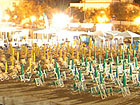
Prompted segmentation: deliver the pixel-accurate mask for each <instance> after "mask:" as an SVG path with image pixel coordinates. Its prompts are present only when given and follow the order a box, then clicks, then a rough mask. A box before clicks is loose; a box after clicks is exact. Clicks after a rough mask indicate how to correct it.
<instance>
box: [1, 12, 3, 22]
mask: <svg viewBox="0 0 140 105" xmlns="http://www.w3.org/2000/svg"><path fill="white" fill-rule="evenodd" d="M2 15H3V14H2V11H1V10H0V21H1V20H2Z"/></svg>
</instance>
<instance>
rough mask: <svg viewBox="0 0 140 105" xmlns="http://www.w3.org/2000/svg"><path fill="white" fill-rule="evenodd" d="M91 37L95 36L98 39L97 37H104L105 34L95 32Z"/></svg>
mask: <svg viewBox="0 0 140 105" xmlns="http://www.w3.org/2000/svg"><path fill="white" fill-rule="evenodd" d="M92 35H93V36H95V37H98V36H101V37H105V36H106V33H105V32H103V31H95V32H93V33H92Z"/></svg>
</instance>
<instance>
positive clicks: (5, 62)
mask: <svg viewBox="0 0 140 105" xmlns="http://www.w3.org/2000/svg"><path fill="white" fill-rule="evenodd" d="M5 73H7V61H6V62H5Z"/></svg>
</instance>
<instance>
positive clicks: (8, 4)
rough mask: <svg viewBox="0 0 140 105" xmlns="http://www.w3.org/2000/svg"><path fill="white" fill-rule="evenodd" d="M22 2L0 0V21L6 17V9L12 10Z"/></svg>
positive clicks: (17, 0) (18, 0)
mask: <svg viewBox="0 0 140 105" xmlns="http://www.w3.org/2000/svg"><path fill="white" fill-rule="evenodd" d="M21 1H22V0H0V20H2V19H3V18H4V17H5V16H6V11H5V10H6V9H8V8H9V9H10V10H13V9H14V7H15V6H16V5H17V4H18V3H19V2H21Z"/></svg>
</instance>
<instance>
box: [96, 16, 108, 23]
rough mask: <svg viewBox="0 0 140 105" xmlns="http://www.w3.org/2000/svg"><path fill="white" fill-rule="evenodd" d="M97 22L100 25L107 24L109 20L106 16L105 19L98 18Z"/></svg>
mask: <svg viewBox="0 0 140 105" xmlns="http://www.w3.org/2000/svg"><path fill="white" fill-rule="evenodd" d="M97 20H98V22H99V23H105V22H107V21H109V19H108V18H107V17H106V16H103V17H100V16H98V17H97Z"/></svg>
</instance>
